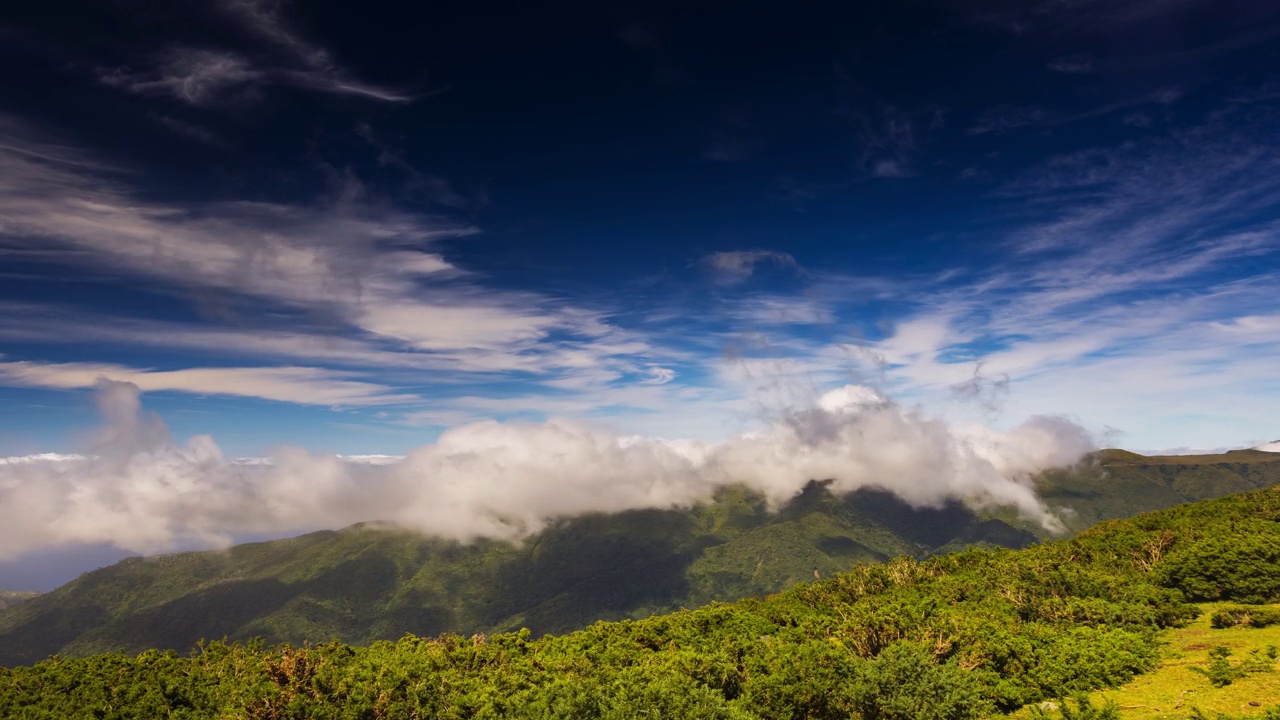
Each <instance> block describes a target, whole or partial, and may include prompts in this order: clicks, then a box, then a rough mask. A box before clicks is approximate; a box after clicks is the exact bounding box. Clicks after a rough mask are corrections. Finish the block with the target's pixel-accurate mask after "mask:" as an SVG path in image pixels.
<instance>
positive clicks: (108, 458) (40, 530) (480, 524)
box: [0, 381, 1091, 557]
mask: <svg viewBox="0 0 1280 720" xmlns="http://www.w3.org/2000/svg"><path fill="white" fill-rule="evenodd" d="M98 388H99V393H100V394H99V400H100V401H99V406H100V409H101V410H102V412H103V415H104V417H105V418H107V423H106V424H105V426H104V428H103V430H102V431H101V432H100V433H99V436H98V442H97V443H96V445H95V448H94V451H93V453H91V454H88V455H85V456H81V457H69V456H58V457H52V458H31V457H27V458H23V459H22V461H20V462H19V461H10V462H5V463H0V557H14V556H18V555H21V554H23V553H25V552H29V551H31V550H35V549H39V548H46V547H53V546H59V545H69V544H83V543H111V544H114V545H117V546H119V547H121V548H125V549H128V550H132V551H155V550H163V549H167V548H172V547H175V546H179V545H184V546H189V545H192V544H198V545H206V546H207V545H215V546H216V545H222V544H227V543H229V542H231V541H232V540H233V539H234V538H235V537H237V536H241V535H246V534H262V533H287V532H297V531H302V530H308V529H314V528H321V527H336V526H341V525H345V524H348V523H353V522H357V521H364V520H383V521H389V522H393V523H396V524H398V525H402V526H404V527H407V528H411V529H415V530H419V531H421V532H424V533H428V534H432V535H439V536H443V537H451V538H458V539H464V540H466V539H472V538H476V537H494V538H513V537H517V536H520V535H523V534H525V533H528V532H533V531H536V530H538V529H539V528H541V527H542V526H544V525H545V524H546V523H547V522H548V521H549V520H551V519H553V518H558V517H565V516H572V515H577V514H582V513H589V512H616V511H621V510H627V509H637V508H664V507H671V506H680V505H689V504H692V503H696V502H699V501H702V500H706V499H708V498H709V497H710V496H711V494H712V493H713V491H714V490H715V489H716V488H717V487H720V486H723V485H727V484H745V485H747V486H749V487H751V488H754V489H756V490H758V491H760V492H763V493H765V494H766V495H767V496H768V497H769V498H770V499H771V500H772V501H773V502H775V503H780V502H783V501H785V500H787V499H789V498H790V497H792V496H793V495H794V494H795V493H796V492H798V491H799V490H800V489H802V488H803V487H804V486H805V485H806V483H807V482H808V481H810V480H812V479H832V480H833V485H832V487H833V488H834V489H835V490H836V491H838V492H843V491H851V490H855V489H857V488H862V487H878V488H883V489H886V490H889V491H891V492H893V493H895V494H897V495H899V496H900V497H902V498H903V499H904V500H905V501H907V502H909V503H911V504H913V505H918V506H936V505H938V504H940V503H942V502H945V501H947V500H949V499H959V500H964V501H967V502H970V503H972V504H975V505H982V506H985V505H1010V506H1013V507H1015V508H1017V509H1018V510H1019V511H1020V512H1022V513H1023V514H1025V515H1027V516H1028V517H1031V518H1034V519H1036V520H1039V521H1040V522H1043V523H1045V524H1046V526H1048V527H1056V523H1055V520H1054V519H1053V518H1052V516H1050V515H1049V514H1048V513H1047V511H1046V510H1045V509H1044V507H1043V506H1042V505H1041V503H1040V502H1039V500H1038V499H1037V498H1036V496H1035V493H1034V491H1033V490H1032V489H1031V484H1030V479H1029V478H1030V475H1031V474H1032V473H1034V472H1036V471H1038V470H1040V469H1043V468H1046V467H1050V466H1055V465H1060V464H1065V463H1070V462H1074V461H1075V460H1076V459H1078V458H1079V457H1080V455H1081V454H1082V453H1083V452H1085V451H1087V450H1088V449H1089V448H1090V447H1091V445H1090V442H1089V439H1088V437H1087V435H1086V434H1085V433H1084V432H1083V431H1082V430H1081V429H1080V428H1078V427H1076V426H1074V425H1072V424H1070V423H1068V422H1066V421H1063V420H1058V419H1053V418H1041V419H1032V420H1030V421H1028V422H1027V423H1025V424H1024V425H1022V426H1020V427H1018V428H1015V429H1014V430H1012V431H1010V432H1006V433H1001V432H996V431H992V430H986V429H980V428H957V427H952V426H949V425H947V424H945V423H942V422H941V421H938V420H933V419H929V418H926V417H924V416H922V415H920V414H919V413H917V412H913V411H908V410H904V409H903V408H901V407H899V406H897V405H896V404H894V403H893V402H891V401H889V400H888V399H886V398H883V397H881V396H879V395H878V394H876V393H875V392H874V391H871V390H869V389H866V388H856V387H853V388H843V389H840V390H837V391H835V392H833V393H830V394H828V395H826V396H824V397H823V398H821V400H820V402H819V403H818V405H817V406H816V407H813V408H811V409H809V410H805V411H802V412H798V413H794V414H791V415H788V416H785V417H783V418H780V419H776V420H775V421H773V422H772V423H770V424H768V425H766V426H765V427H763V428H761V429H759V430H757V431H755V432H751V433H748V434H744V435H742V436H739V437H735V438H732V439H730V440H728V441H726V442H723V443H719V444H715V443H699V442H691V441H668V440H658V439H652V438H644V437H637V436H620V435H614V434H611V433H607V432H604V431H601V430H598V429H594V428H591V427H588V426H584V425H580V424H575V423H571V422H565V421H550V422H547V423H543V424H538V425H533V424H500V423H496V422H492V421H489V422H481V423H475V424H472V425H466V426H462V427H457V428H453V429H451V430H449V431H446V432H445V433H443V434H442V435H441V436H440V437H439V439H438V440H437V441H436V442H435V443H433V444H431V445H427V446H424V447H421V448H419V449H417V450H415V451H413V452H412V453H409V454H408V455H407V456H406V457H404V458H403V459H397V458H390V457H378V458H351V457H347V458H343V457H339V456H334V455H313V454H310V453H307V452H305V451H303V450H299V449H295V448H282V449H280V450H278V451H277V452H276V453H274V454H273V456H272V457H271V458H270V459H269V460H267V461H263V462H243V461H235V460H227V459H226V458H224V457H223V455H222V453H221V451H220V449H219V448H218V446H217V445H216V444H215V443H214V441H213V440H212V439H211V438H209V437H207V436H197V437H194V438H192V439H191V440H189V441H188V442H187V443H185V444H183V445H177V444H174V443H173V442H172V441H170V440H169V439H168V435H167V432H166V431H165V428H164V427H163V425H159V424H158V421H157V420H156V419H155V418H152V417H148V416H147V415H146V414H145V413H142V412H140V408H139V403H138V388H137V387H136V386H134V385H131V384H128V383H119V382H112V381H101V382H100V383H99V384H98Z"/></svg>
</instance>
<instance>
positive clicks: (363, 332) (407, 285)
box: [0, 119, 672, 400]
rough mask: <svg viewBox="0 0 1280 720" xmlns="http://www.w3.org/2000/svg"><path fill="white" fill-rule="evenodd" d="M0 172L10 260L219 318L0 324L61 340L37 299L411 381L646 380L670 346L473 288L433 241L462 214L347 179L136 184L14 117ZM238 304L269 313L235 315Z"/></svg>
mask: <svg viewBox="0 0 1280 720" xmlns="http://www.w3.org/2000/svg"><path fill="white" fill-rule="evenodd" d="M0 173H2V175H3V177H2V178H0V216H2V217H3V218H4V220H3V225H0V238H2V239H0V252H3V253H4V254H5V255H6V256H8V257H9V258H11V259H16V260H25V261H35V260H38V261H40V262H41V263H52V264H55V265H63V266H66V267H74V268H79V269H82V270H86V269H87V270H92V271H93V272H95V273H99V274H102V273H106V274H111V275H119V276H125V277H131V278H136V279H139V280H141V281H143V282H144V283H145V284H146V286H147V287H148V288H149V289H150V290H151V291H154V292H161V293H168V294H171V295H174V296H177V297H179V298H182V299H183V300H185V301H187V302H191V303H195V304H196V305H197V306H200V305H202V304H208V303H214V305H215V306H214V307H213V308H211V309H212V310H213V311H214V314H216V315H219V316H222V317H224V318H227V319H230V320H231V322H232V326H231V327H216V324H212V323H200V324H187V325H186V326H184V327H171V326H170V325H172V324H171V323H170V324H166V323H155V322H153V321H149V320H148V321H141V320H129V319H128V318H121V317H116V318H111V319H108V320H106V321H101V322H89V321H88V319H87V318H76V317H75V316H74V313H70V312H68V310H67V309H66V308H62V309H58V308H56V307H52V306H39V307H37V308H35V313H34V316H25V317H28V318H30V319H28V320H26V321H24V320H22V319H21V317H22V316H11V317H8V318H5V320H4V321H3V322H0V335H7V336H9V337H14V338H18V337H23V338H26V339H27V340H29V341H35V342H44V343H46V344H47V343H50V342H56V339H52V338H50V335H58V334H59V333H58V332H50V331H47V330H45V329H43V328H42V327H41V326H40V325H39V324H38V323H36V322H35V318H38V317H40V316H41V315H43V316H44V317H45V318H46V319H51V320H53V321H55V322H56V323H61V324H62V329H63V330H70V329H75V332H77V333H83V337H86V338H87V337H98V338H103V339H110V340H114V341H116V342H141V343H143V344H155V345H157V346H160V347H163V346H165V345H166V344H167V343H172V345H171V347H188V348H192V349H197V348H199V349H204V350H207V351H212V352H221V353H224V354H225V353H229V354H231V355H232V356H233V357H234V356H236V355H237V354H238V355H239V356H240V357H244V356H246V355H247V356H257V357H274V358H289V359H292V360H295V361H296V360H298V359H301V360H302V361H303V362H304V363H306V364H310V363H312V362H317V361H318V362H322V363H326V364H334V365H340V366H346V367H366V368H368V367H380V368H384V369H385V368H390V369H399V371H402V376H403V377H402V378H401V380H400V382H402V383H410V384H412V383H418V384H421V383H422V382H423V380H424V379H425V376H424V375H421V374H423V373H429V372H435V373H436V375H434V376H432V381H433V382H438V381H445V382H458V381H460V380H462V379H465V378H467V377H468V376H471V377H472V379H475V377H483V376H485V375H486V374H494V375H497V374H503V373H505V374H509V375H510V374H515V376H516V377H519V378H520V379H521V380H523V381H527V382H535V383H536V382H539V381H547V382H550V381H555V380H556V379H557V378H560V377H563V376H566V375H570V374H574V373H580V372H581V371H582V370H583V369H584V368H603V369H606V370H608V372H609V373H610V376H609V377H608V378H602V379H601V382H649V381H652V379H653V377H654V376H653V375H652V374H651V373H650V371H649V368H650V367H651V366H653V365H654V364H655V363H658V364H661V365H662V366H663V367H667V365H666V364H665V363H664V362H663V361H664V360H669V359H671V357H672V353H671V352H669V351H666V350H662V349H659V348H657V347H655V346H654V345H653V344H652V343H650V342H649V341H648V340H647V339H646V338H645V337H643V336H642V335H641V334H639V333H636V332H630V331H624V330H622V329H620V328H618V327H617V326H615V325H613V324H611V323H610V322H609V321H608V318H607V316H606V314H605V313H603V312H601V311H599V310H590V309H584V308H578V307H572V306H570V305H568V304H567V303H565V302H563V301H561V300H557V299H554V298H551V297H547V296H543V295H539V294H537V293H533V292H528V291H517V290H495V289H493V288H488V287H484V286H483V284H482V283H481V282H480V280H479V279H478V278H476V277H473V276H472V275H471V274H470V273H468V272H466V271H465V270H464V269H461V268H459V267H456V266H455V265H454V264H453V263H451V262H450V261H449V260H448V259H446V258H445V257H444V256H443V255H442V254H440V253H439V252H438V251H436V250H435V247H436V245H437V243H438V241H439V240H441V239H443V238H460V237H465V236H467V235H470V234H473V233H475V232H476V230H475V229H474V228H472V227H471V226H469V225H466V224H460V223H457V222H454V221H451V220H448V219H445V218H441V217H437V216H430V215H423V214H417V213H409V212H404V211H400V210H396V209H393V208H390V207H387V206H382V205H379V204H377V203H376V202H374V201H372V200H368V199H364V198H362V197H361V196H360V194H359V193H355V194H353V195H350V196H348V197H346V198H345V199H342V200H339V201H336V202H331V203H326V204H320V205H315V206H303V205H286V204H279V203H263V202H242V201H219V202H203V203H184V204H174V203H165V202H162V201H155V200H149V199H142V198H141V197H139V196H138V195H137V193H136V192H135V190H134V189H133V188H132V186H131V184H130V180H131V179H132V178H131V175H130V173H129V172H128V171H126V170H124V169H121V168H115V167H112V166H111V165H110V164H109V163H105V162H102V161H100V160H98V159H96V158H95V157H93V156H92V155H90V154H88V153H84V152H82V151H78V150H77V149H75V148H74V147H73V146H71V145H68V144H64V143H59V142H56V141H53V140H50V139H49V138H43V137H41V136H40V133H37V132H34V131H33V130H32V129H31V128H29V127H27V126H26V125H25V124H23V123H21V122H18V121H15V120H13V119H8V120H7V121H5V122H4V123H3V126H2V127H0ZM241 306H244V307H253V308H255V312H254V314H255V317H257V318H259V320H262V319H263V318H269V317H271V316H272V315H274V316H277V317H279V318H281V320H279V321H276V323H275V325H274V326H273V325H272V323H271V321H270V320H262V322H265V325H264V324H262V323H259V326H258V327H254V328H253V329H252V330H250V329H247V328H244V327H235V326H234V323H235V321H234V318H235V317H236V315H237V312H238V311H237V308H238V307H241ZM263 308H270V309H271V310H272V313H269V314H265V315H264V314H263V313H262V310H263ZM27 310H28V312H30V311H31V310H32V309H31V308H28V309H27ZM160 331H163V334H164V340H163V341H162V340H159V339H158V338H160V337H161V332H160ZM63 334H65V333H63ZM220 344H221V345H222V348H221V349H220V348H219V347H218V346H219V345H220ZM192 370H193V371H195V370H196V369H192ZM121 372H123V370H122V371H121ZM415 372H416V373H419V374H420V375H418V376H416V377H415V376H414V374H413V373H415ZM440 373H445V374H444V375H440ZM139 384H140V385H145V383H144V382H141V381H140V382H139ZM245 387H257V386H255V385H252V384H247V385H245ZM263 388H264V389H263V392H264V393H267V394H265V395H263V396H264V397H266V396H271V397H276V396H277V395H278V393H276V394H271V392H269V391H268V389H267V387H266V386H263ZM365 390H367V391H369V392H367V393H366V394H367V395H368V396H369V397H370V398H372V397H373V396H374V395H378V392H377V391H376V389H374V388H365ZM584 391H585V390H584ZM392 395H394V394H392ZM334 397H335V398H339V397H345V396H343V395H341V393H336V394H335V395H334ZM353 397H354V396H353ZM378 397H381V398H382V400H387V397H389V396H388V395H387V394H383V395H378Z"/></svg>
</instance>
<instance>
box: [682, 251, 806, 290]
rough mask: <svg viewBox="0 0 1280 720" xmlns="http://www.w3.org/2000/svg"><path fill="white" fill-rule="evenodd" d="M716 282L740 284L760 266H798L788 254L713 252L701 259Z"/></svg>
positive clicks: (790, 267) (772, 252)
mask: <svg viewBox="0 0 1280 720" xmlns="http://www.w3.org/2000/svg"><path fill="white" fill-rule="evenodd" d="M703 262H704V263H706V266H707V267H708V268H710V269H711V272H712V273H713V274H714V275H715V278H716V280H717V281H718V282H722V283H726V284H734V283H739V282H742V281H743V280H746V279H747V278H749V277H751V276H752V274H754V273H755V272H756V268H758V267H759V266H761V265H773V266H776V267H780V268H788V269H793V270H799V268H800V264H799V263H797V262H796V259H795V258H794V257H792V256H791V254H790V253H785V252H779V251H776V250H725V251H720V252H714V253H711V254H710V255H708V256H706V257H705V258H704V259H703Z"/></svg>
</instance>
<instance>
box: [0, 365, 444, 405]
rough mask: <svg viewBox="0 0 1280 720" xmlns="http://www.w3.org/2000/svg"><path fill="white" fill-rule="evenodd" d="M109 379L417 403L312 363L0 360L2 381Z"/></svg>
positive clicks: (312, 398) (62, 385)
mask: <svg viewBox="0 0 1280 720" xmlns="http://www.w3.org/2000/svg"><path fill="white" fill-rule="evenodd" d="M103 378H106V379H108V380H114V381H117V382H125V383H130V384H132V385H135V386H137V387H138V388H140V389H142V390H144V391H148V392H152V391H175V392H185V393H196V394H201V395H206V394H207V395H229V396H236V397H256V398H264V399H267V400H279V401H283V402H290V403H298V404H302V405H390V404H396V403H405V402H413V401H417V400H418V399H419V398H418V396H416V395H408V394H397V393H395V392H393V390H392V389H391V388H389V387H387V386H385V385H380V384H377V383H370V382H363V381H358V380H351V379H348V378H347V377H344V375H343V374H342V373H337V372H333V371H330V370H322V369H319V368H307V367H228V368H187V369H182V370H151V369H139V368H130V367H125V366H122V365H110V364H105V363H40V362H27V361H17V362H2V361H0V384H3V385H9V386H20V387H39V388H52V389H58V390H70V389H80V388H90V387H94V386H95V385H97V383H98V382H99V381H100V380H101V379H103Z"/></svg>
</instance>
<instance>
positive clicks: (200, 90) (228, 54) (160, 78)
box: [98, 0, 415, 106]
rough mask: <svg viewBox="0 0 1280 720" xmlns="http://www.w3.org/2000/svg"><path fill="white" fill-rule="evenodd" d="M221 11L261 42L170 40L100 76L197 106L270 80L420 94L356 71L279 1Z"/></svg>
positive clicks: (375, 94)
mask: <svg viewBox="0 0 1280 720" xmlns="http://www.w3.org/2000/svg"><path fill="white" fill-rule="evenodd" d="M222 10H223V12H224V13H225V14H226V16H228V17H229V18H231V19H232V20H233V21H234V22H235V23H236V24H237V25H238V26H239V27H240V28H241V29H242V31H243V32H245V33H247V34H248V35H250V36H251V37H253V38H255V39H256V40H257V43H256V44H254V45H250V46H249V47H247V48H238V49H232V48H229V47H207V46H206V47H196V46H189V45H171V46H169V47H167V48H164V49H163V50H161V51H160V52H159V53H157V54H155V55H153V56H151V57H150V58H147V59H146V60H144V61H142V62H141V63H140V64H141V65H142V67H141V68H138V67H133V66H120V67H114V68H103V69H100V70H99V71H98V79H99V80H100V81H101V82H102V83H104V84H106V85H110V86H112V87H117V88H120V89H122V90H125V91H127V92H131V93H135V94H139V95H157V96H160V95H163V96H169V97H172V98H174V99H176V100H179V101H182V102H184V103H187V104H190V105H196V106H207V105H216V104H225V103H234V102H243V101H248V100H251V99H256V98H257V97H259V96H260V95H261V93H262V91H263V89H264V88H266V87H268V86H271V85H285V86H292V87H298V88H304V89H308V90H314V91H316V92H322V93H327V94H330V95H347V96H354V97H360V98H364V99H368V100H375V101H379V102H387V103H406V102H410V101H412V100H413V99H414V98H415V95H414V94H413V93H410V92H406V91H403V90H398V89H395V88H391V87H386V86H381V85H376V84H373V83H369V82H365V81H363V80H361V79H359V78H357V77H356V76H355V75H354V74H353V73H352V72H351V71H349V70H347V69H346V68H344V67H342V66H341V65H340V64H338V62H337V61H336V60H334V58H333V56H332V54H331V53H330V52H329V51H328V50H326V49H325V48H323V47H321V46H320V45H317V44H315V43H313V42H311V41H309V40H307V39H306V38H304V37H303V36H302V35H301V34H299V33H298V32H296V31H294V30H293V29H291V28H290V27H289V26H288V25H287V24H286V23H285V21H284V19H283V18H282V17H281V16H280V8H279V6H278V5H277V4H276V3H267V2H262V1H261V0H229V1H228V2H225V3H223V5H222Z"/></svg>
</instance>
